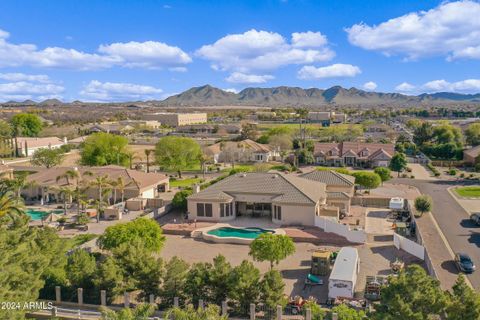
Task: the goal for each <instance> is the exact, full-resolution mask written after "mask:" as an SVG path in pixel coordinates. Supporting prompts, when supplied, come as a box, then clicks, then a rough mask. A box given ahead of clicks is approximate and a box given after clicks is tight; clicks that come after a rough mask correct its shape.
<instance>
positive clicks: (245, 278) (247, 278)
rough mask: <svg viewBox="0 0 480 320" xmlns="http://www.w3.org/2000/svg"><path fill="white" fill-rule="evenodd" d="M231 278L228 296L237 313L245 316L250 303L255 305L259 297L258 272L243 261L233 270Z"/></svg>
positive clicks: (248, 262)
mask: <svg viewBox="0 0 480 320" xmlns="http://www.w3.org/2000/svg"><path fill="white" fill-rule="evenodd" d="M231 278H232V280H231V281H232V286H231V288H230V292H229V294H228V296H229V298H230V299H231V300H232V302H233V304H234V306H235V309H236V310H237V311H238V312H240V313H241V314H247V313H248V306H249V305H250V303H256V302H257V301H258V297H259V295H260V286H259V283H260V271H259V270H258V269H257V268H255V266H254V265H253V263H251V262H250V261H248V260H243V261H242V263H241V264H240V265H239V266H237V267H235V268H233V270H232V273H231Z"/></svg>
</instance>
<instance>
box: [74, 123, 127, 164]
mask: <svg viewBox="0 0 480 320" xmlns="http://www.w3.org/2000/svg"><path fill="white" fill-rule="evenodd" d="M80 157H81V158H80V163H81V164H82V165H86V166H106V165H111V164H116V165H121V166H124V167H127V166H128V165H129V163H130V151H129V150H128V139H127V138H126V137H123V136H118V135H114V134H110V133H104V132H99V133H94V134H92V135H90V136H88V137H87V138H86V139H85V141H84V142H83V143H82V145H81V147H80Z"/></svg>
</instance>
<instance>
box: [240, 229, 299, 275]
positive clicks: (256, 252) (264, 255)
mask: <svg viewBox="0 0 480 320" xmlns="http://www.w3.org/2000/svg"><path fill="white" fill-rule="evenodd" d="M293 253H295V244H294V243H293V241H292V239H291V238H290V237H289V236H286V235H274V234H270V233H263V234H261V235H260V236H259V237H258V238H256V239H255V240H253V241H252V243H251V244H250V252H249V255H251V256H252V257H253V259H254V260H256V261H268V262H270V269H273V266H274V264H278V263H279V262H280V260H283V259H285V258H286V257H288V256H289V255H292V254H293Z"/></svg>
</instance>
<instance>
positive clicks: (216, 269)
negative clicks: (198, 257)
mask: <svg viewBox="0 0 480 320" xmlns="http://www.w3.org/2000/svg"><path fill="white" fill-rule="evenodd" d="M231 272H232V266H231V265H230V263H229V262H228V261H227V259H226V258H225V256H223V255H218V256H216V257H215V258H214V259H213V267H212V271H211V273H210V287H211V291H212V302H213V303H215V304H217V305H220V304H221V303H222V301H225V300H226V298H227V294H228V292H229V291H230V287H231V281H230V274H231Z"/></svg>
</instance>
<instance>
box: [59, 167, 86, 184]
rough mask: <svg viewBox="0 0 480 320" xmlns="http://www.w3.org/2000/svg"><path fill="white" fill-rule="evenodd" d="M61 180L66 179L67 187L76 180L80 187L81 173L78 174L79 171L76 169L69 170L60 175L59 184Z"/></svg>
mask: <svg viewBox="0 0 480 320" xmlns="http://www.w3.org/2000/svg"><path fill="white" fill-rule="evenodd" d="M61 179H66V180H67V185H70V179H75V185H77V186H78V181H79V179H80V173H78V170H75V169H69V170H67V171H65V172H64V173H63V174H61V175H59V176H58V177H57V179H56V181H57V183H58V181H60V180H61Z"/></svg>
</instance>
